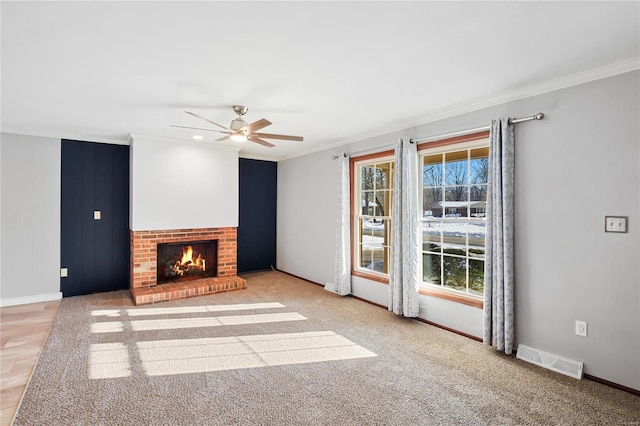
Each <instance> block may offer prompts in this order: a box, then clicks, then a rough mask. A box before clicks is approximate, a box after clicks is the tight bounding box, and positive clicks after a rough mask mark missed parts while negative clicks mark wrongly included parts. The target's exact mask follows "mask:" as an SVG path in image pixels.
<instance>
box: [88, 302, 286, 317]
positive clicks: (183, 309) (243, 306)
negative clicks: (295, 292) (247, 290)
mask: <svg viewBox="0 0 640 426" xmlns="http://www.w3.org/2000/svg"><path fill="white" fill-rule="evenodd" d="M284 307H285V306H284V305H283V304H282V303H277V302H274V303H237V304H233V305H206V306H179V307H171V308H137V309H98V310H93V311H91V316H94V317H101V316H105V317H118V316H121V315H122V314H123V313H126V314H127V315H128V316H130V317H137V316H145V315H146V316H149V315H173V314H191V313H202V312H226V311H246V310H252V309H274V308H284Z"/></svg>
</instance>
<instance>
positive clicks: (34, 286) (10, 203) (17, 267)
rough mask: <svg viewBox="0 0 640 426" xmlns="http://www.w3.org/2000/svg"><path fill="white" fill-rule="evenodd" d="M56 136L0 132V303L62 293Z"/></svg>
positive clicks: (38, 299) (56, 296) (31, 300)
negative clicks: (44, 136)
mask: <svg viewBox="0 0 640 426" xmlns="http://www.w3.org/2000/svg"><path fill="white" fill-rule="evenodd" d="M60 147H61V143H60V139H50V138H42V137H36V136H21V135H14V134H7V133H3V134H2V135H0V152H1V154H0V181H1V182H0V191H1V192H0V199H1V207H0V210H1V213H0V244H1V247H2V248H1V251H0V264H1V265H2V267H1V268H0V305H1V306H9V305H16V304H23V303H34V302H41V301H47V300H56V299H60V298H61V297H62V293H60Z"/></svg>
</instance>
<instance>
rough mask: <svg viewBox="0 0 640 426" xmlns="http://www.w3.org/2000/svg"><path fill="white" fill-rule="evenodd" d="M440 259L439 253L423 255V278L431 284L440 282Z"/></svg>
mask: <svg viewBox="0 0 640 426" xmlns="http://www.w3.org/2000/svg"><path fill="white" fill-rule="evenodd" d="M440 259H441V256H440V255H438V254H426V253H425V254H423V255H422V280H423V281H425V282H428V283H431V284H440Z"/></svg>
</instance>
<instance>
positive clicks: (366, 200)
mask: <svg viewBox="0 0 640 426" xmlns="http://www.w3.org/2000/svg"><path fill="white" fill-rule="evenodd" d="M360 206H361V212H360V213H361V214H363V215H367V216H372V215H373V209H374V207H375V202H374V201H373V191H363V192H362V193H361V194H360Z"/></svg>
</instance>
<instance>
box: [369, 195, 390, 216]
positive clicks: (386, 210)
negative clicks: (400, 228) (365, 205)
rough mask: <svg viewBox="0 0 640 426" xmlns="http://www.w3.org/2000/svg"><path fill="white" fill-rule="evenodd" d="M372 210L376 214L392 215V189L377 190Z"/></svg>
mask: <svg viewBox="0 0 640 426" xmlns="http://www.w3.org/2000/svg"><path fill="white" fill-rule="evenodd" d="M372 211H373V213H371V214H372V215H374V216H391V191H376V197H375V199H374V206H373V209H372Z"/></svg>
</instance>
